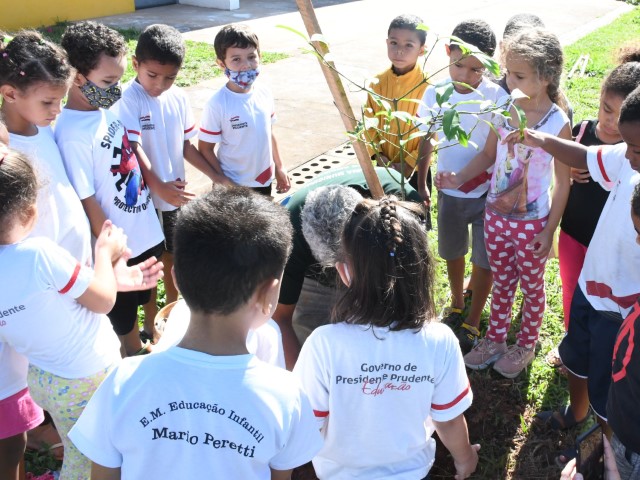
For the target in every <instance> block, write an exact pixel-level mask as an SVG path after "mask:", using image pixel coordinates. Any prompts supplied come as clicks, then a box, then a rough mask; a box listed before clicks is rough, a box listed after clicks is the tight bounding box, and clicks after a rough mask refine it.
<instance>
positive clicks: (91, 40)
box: [60, 21, 127, 76]
mask: <svg viewBox="0 0 640 480" xmlns="http://www.w3.org/2000/svg"><path fill="white" fill-rule="evenodd" d="M60 44H61V45H62V47H63V48H64V49H65V50H66V51H67V53H68V54H69V61H70V62H71V65H73V67H74V68H75V69H76V70H78V72H80V73H81V74H82V75H85V76H86V75H88V74H89V73H90V72H91V71H92V70H94V69H95V68H96V67H97V66H98V62H99V61H100V55H101V54H103V53H104V54H105V55H107V56H109V57H114V58H117V57H120V56H122V55H125V54H126V53H127V44H126V43H125V40H124V37H123V36H122V35H121V34H120V33H118V32H117V31H115V30H114V29H112V28H109V27H107V26H106V25H103V24H101V23H96V22H92V21H85V22H78V23H75V24H73V25H69V26H68V27H67V29H66V30H65V31H64V33H63V34H62V40H61V41H60Z"/></svg>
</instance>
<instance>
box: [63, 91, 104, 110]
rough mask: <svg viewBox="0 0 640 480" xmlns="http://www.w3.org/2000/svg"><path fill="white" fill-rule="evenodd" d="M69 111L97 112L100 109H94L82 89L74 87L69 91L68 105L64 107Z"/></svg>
mask: <svg viewBox="0 0 640 480" xmlns="http://www.w3.org/2000/svg"><path fill="white" fill-rule="evenodd" d="M64 108H67V109H69V110H78V111H81V112H95V111H96V110H98V107H93V106H91V105H90V104H89V102H88V101H87V97H85V96H84V95H83V93H82V92H81V91H80V88H79V87H77V86H75V85H72V86H71V88H70V89H69V95H68V97H67V104H66V105H65V106H64Z"/></svg>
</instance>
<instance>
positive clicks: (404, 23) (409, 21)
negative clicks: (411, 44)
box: [387, 14, 427, 45]
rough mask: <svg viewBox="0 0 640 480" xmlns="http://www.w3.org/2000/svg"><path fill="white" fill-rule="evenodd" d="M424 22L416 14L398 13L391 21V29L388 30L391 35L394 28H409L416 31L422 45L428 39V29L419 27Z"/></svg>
mask: <svg viewBox="0 0 640 480" xmlns="http://www.w3.org/2000/svg"><path fill="white" fill-rule="evenodd" d="M422 23H423V21H422V19H421V18H420V17H418V16H416V15H408V14H403V15H398V16H397V17H396V18H394V19H393V20H391V23H390V24H389V30H387V35H389V34H390V33H391V30H392V29H394V28H397V29H401V30H409V31H410V32H416V34H417V35H418V38H419V39H420V45H424V44H425V42H426V41H427V31H426V30H422V29H421V28H418V26H419V25H421V24H422Z"/></svg>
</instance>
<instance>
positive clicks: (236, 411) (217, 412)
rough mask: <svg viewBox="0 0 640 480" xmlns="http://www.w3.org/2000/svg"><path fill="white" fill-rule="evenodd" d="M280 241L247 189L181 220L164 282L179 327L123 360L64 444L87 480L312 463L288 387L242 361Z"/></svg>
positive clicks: (283, 375) (302, 415)
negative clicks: (168, 283)
mask: <svg viewBox="0 0 640 480" xmlns="http://www.w3.org/2000/svg"><path fill="white" fill-rule="evenodd" d="M256 232H258V234H256ZM291 232H292V229H291V224H290V221H289V219H288V215H287V212H286V210H284V209H283V208H282V207H281V206H280V205H277V204H275V203H272V202H271V201H269V200H268V199H266V198H265V197H263V196H261V195H258V194H256V193H253V192H251V191H250V190H249V189H247V188H239V187H224V186H220V185H214V186H213V190H212V191H211V192H210V193H208V194H206V195H204V196H203V197H200V198H197V199H196V200H192V201H191V202H189V203H188V204H187V205H185V206H184V207H183V208H182V210H181V212H180V215H178V222H177V225H176V230H175V238H174V240H175V253H174V255H175V257H174V259H175V264H174V270H173V271H174V274H175V281H176V285H177V286H178V288H179V289H180V292H181V293H182V295H183V297H184V299H185V302H186V303H187V305H188V306H189V309H190V312H191V313H190V316H191V318H190V322H189V327H188V328H187V332H186V334H185V335H184V337H183V338H182V340H181V341H180V343H179V344H178V345H177V346H175V347H171V348H169V349H168V350H166V351H164V352H159V353H155V354H152V355H147V356H145V357H136V358H129V359H125V360H124V361H123V362H122V363H121V364H120V365H119V366H118V367H116V369H115V370H114V371H113V372H112V373H111V374H110V375H109V376H108V377H107V379H106V380H105V381H104V383H103V384H102V385H101V386H100V388H99V389H98V391H97V392H96V395H94V397H93V398H92V400H91V401H90V402H89V405H87V408H86V409H85V411H84V413H83V415H82V417H81V418H80V419H79V420H78V423H77V424H76V426H75V428H74V430H73V431H72V432H71V438H72V439H73V442H74V443H75V445H76V446H77V447H78V448H79V449H80V450H81V451H82V452H83V453H85V454H86V455H87V456H88V457H90V458H91V459H92V460H93V462H94V464H95V466H94V475H95V474H96V473H97V472H101V474H102V475H103V476H102V477H100V478H112V477H111V476H110V475H119V477H118V478H121V479H122V480H128V479H139V478H147V477H148V478H198V477H201V476H202V475H203V472H206V474H207V475H208V476H210V477H215V478H239V479H249V478H251V479H264V480H267V479H275V478H278V479H285V478H290V475H291V472H290V470H292V469H293V468H295V467H297V466H299V465H302V464H304V463H306V462H308V461H309V460H311V458H312V457H313V456H314V455H315V454H316V453H317V452H318V450H319V449H320V446H321V441H322V440H321V437H320V433H319V432H318V428H317V425H316V422H315V419H314V416H313V411H312V410H311V407H310V405H309V400H308V398H307V396H306V395H305V394H304V392H303V391H302V389H301V387H300V384H299V383H298V382H297V380H296V379H295V378H294V376H293V374H292V373H291V372H288V371H286V370H284V369H282V368H278V367H274V366H273V365H268V364H266V363H264V362H262V361H260V360H258V359H257V358H256V356H254V355H253V354H250V353H249V352H248V349H247V335H248V332H249V330H251V329H255V328H257V327H259V326H260V325H262V324H264V323H265V322H266V321H267V320H268V319H269V317H270V316H271V315H272V314H273V311H274V310H275V306H276V303H277V300H278V292H279V290H280V279H281V278H282V272H283V270H284V264H285V261H286V259H287V256H288V253H289V250H290V248H291ZM239 245H242V248H240V249H239V248H238V246H239ZM94 478H95V477H94Z"/></svg>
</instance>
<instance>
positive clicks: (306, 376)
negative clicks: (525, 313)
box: [293, 323, 473, 480]
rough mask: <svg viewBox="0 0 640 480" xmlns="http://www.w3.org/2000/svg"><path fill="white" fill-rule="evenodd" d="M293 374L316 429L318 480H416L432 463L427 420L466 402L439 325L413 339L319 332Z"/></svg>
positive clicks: (448, 414) (455, 352)
mask: <svg viewBox="0 0 640 480" xmlns="http://www.w3.org/2000/svg"><path fill="white" fill-rule="evenodd" d="M293 372H294V374H296V375H297V376H298V378H299V379H300V381H301V383H302V386H303V388H304V390H305V392H306V393H307V395H309V400H310V401H311V406H312V407H313V409H314V411H315V413H316V417H317V418H318V419H319V421H320V423H321V425H322V433H323V434H324V438H325V443H324V446H323V448H322V450H320V453H318V455H317V456H316V457H315V458H314V459H313V465H314V467H315V470H316V473H317V474H318V477H319V478H321V479H325V478H330V479H332V480H340V479H353V478H362V479H370V478H394V479H406V480H415V479H419V478H423V477H424V476H426V474H427V472H428V471H429V469H430V468H431V465H432V464H433V460H434V456H435V441H434V440H433V439H432V438H431V435H432V433H433V428H432V427H431V426H430V422H428V421H427V420H428V418H429V417H431V418H432V419H433V420H435V421H438V422H446V421H448V420H452V419H454V418H455V417H457V416H458V415H460V414H461V413H462V412H464V411H465V410H466V409H467V408H468V407H469V406H470V405H471V401H472V399H473V394H472V392H471V388H470V386H469V379H468V378H467V374H466V371H465V367H464V363H463V360H462V354H461V352H460V346H459V345H458V342H457V340H456V338H455V336H454V335H453V333H452V331H451V330H450V329H449V328H448V327H447V326H446V325H443V324H440V323H432V324H427V325H425V326H424V328H422V329H421V330H420V331H418V332H415V331H413V330H401V331H397V332H389V331H388V330H387V329H381V328H368V327H365V326H361V325H350V324H346V323H337V324H333V325H325V326H322V327H319V328H317V329H316V330H314V331H313V333H312V334H311V335H310V336H309V338H308V339H307V341H306V342H305V344H304V345H303V347H302V351H301V352H300V356H299V357H298V361H297V363H296V366H295V368H294V370H293Z"/></svg>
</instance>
